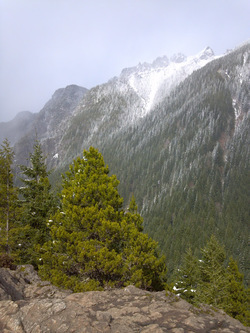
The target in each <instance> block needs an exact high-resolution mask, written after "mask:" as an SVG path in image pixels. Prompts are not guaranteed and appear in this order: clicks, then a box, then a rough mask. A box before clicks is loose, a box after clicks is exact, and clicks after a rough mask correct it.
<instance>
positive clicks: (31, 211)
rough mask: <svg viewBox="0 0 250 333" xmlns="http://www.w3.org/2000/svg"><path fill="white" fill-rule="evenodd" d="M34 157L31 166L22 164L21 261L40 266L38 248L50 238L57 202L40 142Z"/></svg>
mask: <svg viewBox="0 0 250 333" xmlns="http://www.w3.org/2000/svg"><path fill="white" fill-rule="evenodd" d="M33 149H34V151H33V153H31V154H30V159H29V166H25V165H21V166H20V168H21V170H22V175H23V178H21V181H22V183H23V184H24V186H22V187H20V189H19V192H20V195H21V200H20V204H21V213H22V214H21V218H20V221H19V234H18V235H17V238H18V241H19V244H20V245H19V247H18V252H19V256H20V258H21V262H24V263H32V264H33V265H35V266H37V258H36V256H37V254H36V252H35V251H34V246H35V245H37V244H43V243H44V242H45V241H46V240H48V239H49V228H48V225H47V224H48V216H49V214H51V212H52V211H53V208H54V205H55V200H54V197H53V195H52V194H51V185H50V182H49V179H48V172H47V168H46V164H45V158H44V156H43V153H42V148H41V144H40V143H39V142H38V141H36V142H35V144H34V147H33Z"/></svg>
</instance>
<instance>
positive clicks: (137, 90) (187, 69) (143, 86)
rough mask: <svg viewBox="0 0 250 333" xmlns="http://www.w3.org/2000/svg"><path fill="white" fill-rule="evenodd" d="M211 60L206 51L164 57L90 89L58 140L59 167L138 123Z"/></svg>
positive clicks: (209, 51)
mask: <svg viewBox="0 0 250 333" xmlns="http://www.w3.org/2000/svg"><path fill="white" fill-rule="evenodd" d="M214 58H215V57H214V54H213V51H212V50H211V49H210V48H209V47H208V48H206V49H204V50H203V51H202V52H200V53H199V54H198V55H196V56H193V57H188V58H186V57H185V56H184V55H181V54H179V55H175V56H174V57H172V58H171V60H170V61H169V60H168V58H167V57H166V56H164V57H161V58H157V59H156V60H155V61H154V62H153V63H152V64H148V63H144V64H139V65H138V66H135V67H132V68H127V69H124V70H123V71H122V73H121V75H120V76H119V77H115V78H113V79H111V80H110V81H109V82H107V83H106V84H103V85H101V86H97V87H94V88H93V89H91V90H90V91H89V92H88V93H87V94H86V96H85V98H84V100H83V101H81V103H80V104H79V106H78V107H77V108H76V110H75V113H74V117H73V118H72V119H71V122H70V124H69V128H68V131H67V133H66V134H65V136H64V137H63V138H62V139H61V140H60V145H59V151H60V150H62V148H63V154H59V159H58V161H57V162H58V163H59V165H65V163H69V162H70V161H71V160H72V158H73V157H75V156H76V155H78V154H79V152H81V151H82V149H83V148H84V147H88V146H89V145H91V144H92V145H100V144H102V143H103V142H106V140H109V139H112V137H114V136H117V135H120V133H121V135H122V133H123V131H124V130H126V129H127V128H128V127H129V126H131V125H132V126H135V125H136V124H137V123H138V122H141V121H142V120H143V119H144V117H145V116H146V115H147V114H149V113H150V112H152V110H153V106H154V105H157V104H158V103H159V102H160V101H161V100H162V99H164V97H166V96H167V95H168V94H169V93H170V92H171V90H172V89H173V88H174V87H176V86H177V85H178V84H179V83H180V82H182V81H183V80H184V79H185V78H186V77H187V76H188V75H189V74H191V73H192V72H193V71H195V70H196V69H198V68H201V67H203V66H204V65H205V64H207V63H208V62H209V61H212V60H213V59H214ZM54 154H58V152H54V153H53V155H54Z"/></svg>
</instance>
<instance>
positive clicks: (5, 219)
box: [0, 139, 17, 255]
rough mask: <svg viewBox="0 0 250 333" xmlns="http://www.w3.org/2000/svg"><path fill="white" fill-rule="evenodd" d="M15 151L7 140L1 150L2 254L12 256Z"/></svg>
mask: <svg viewBox="0 0 250 333" xmlns="http://www.w3.org/2000/svg"><path fill="white" fill-rule="evenodd" d="M13 158H14V151H13V149H12V148H11V147H10V142H9V141H8V140H7V139H5V140H4V141H3V143H2V145H1V148H0V252H2V253H6V254H9V255H10V254H11V252H12V250H13V238H12V237H11V234H12V231H13V228H14V227H15V220H16V207H17V191H16V188H15V187H14V185H13V173H12V164H13Z"/></svg>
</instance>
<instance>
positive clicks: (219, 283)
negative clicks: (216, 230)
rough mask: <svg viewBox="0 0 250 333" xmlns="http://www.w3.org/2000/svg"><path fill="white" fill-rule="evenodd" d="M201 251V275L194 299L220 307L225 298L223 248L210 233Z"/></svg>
mask: <svg viewBox="0 0 250 333" xmlns="http://www.w3.org/2000/svg"><path fill="white" fill-rule="evenodd" d="M201 252H202V260H201V265H200V269H201V275H200V282H199V284H198V286H197V292H196V299H198V300H199V302H203V303H207V304H211V305H214V306H217V307H221V305H222V304H223V302H224V300H225V298H226V271H225V266H224V261H225V258H226V254H225V250H224V248H223V247H222V246H221V245H220V244H219V242H218V241H217V239H216V238H215V236H214V235H212V236H211V238H210V240H209V241H208V242H207V244H206V246H205V247H204V248H203V249H202V250H201Z"/></svg>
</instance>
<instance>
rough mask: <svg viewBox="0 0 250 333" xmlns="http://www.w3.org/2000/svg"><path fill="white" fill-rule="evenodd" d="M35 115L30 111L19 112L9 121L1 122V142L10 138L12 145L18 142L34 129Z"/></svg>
mask: <svg viewBox="0 0 250 333" xmlns="http://www.w3.org/2000/svg"><path fill="white" fill-rule="evenodd" d="M34 120H35V115H34V114H33V113H31V112H29V111H22V112H19V113H18V114H17V115H16V117H15V118H14V119H13V120H11V121H9V122H1V123H0V142H2V141H3V140H4V139H5V138H8V139H9V141H10V142H11V144H12V145H14V144H15V143H17V142H18V141H19V140H20V139H21V138H22V137H23V136H24V135H25V134H26V133H28V132H29V131H30V130H31V129H32V125H33V123H34Z"/></svg>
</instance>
